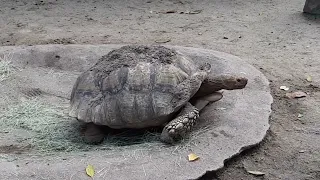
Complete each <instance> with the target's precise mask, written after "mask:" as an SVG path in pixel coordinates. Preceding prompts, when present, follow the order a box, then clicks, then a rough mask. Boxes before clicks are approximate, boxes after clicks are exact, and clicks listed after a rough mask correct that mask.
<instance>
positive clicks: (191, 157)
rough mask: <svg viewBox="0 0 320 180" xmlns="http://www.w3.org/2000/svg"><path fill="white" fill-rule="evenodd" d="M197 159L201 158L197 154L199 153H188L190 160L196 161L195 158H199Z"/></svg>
mask: <svg viewBox="0 0 320 180" xmlns="http://www.w3.org/2000/svg"><path fill="white" fill-rule="evenodd" d="M197 159H199V156H197V155H196V154H194V153H191V154H189V155H188V160H189V161H195V160H197Z"/></svg>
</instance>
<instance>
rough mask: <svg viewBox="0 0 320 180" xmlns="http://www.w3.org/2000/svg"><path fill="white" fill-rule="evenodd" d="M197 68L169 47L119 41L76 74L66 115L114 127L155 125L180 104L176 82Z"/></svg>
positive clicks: (173, 112) (170, 115)
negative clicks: (121, 44)
mask: <svg viewBox="0 0 320 180" xmlns="http://www.w3.org/2000/svg"><path fill="white" fill-rule="evenodd" d="M198 69H199V67H197V66H196V65H195V64H194V63H193V62H192V61H191V59H189V58H187V57H186V56H183V55H182V54H181V53H179V52H177V51H175V50H173V49H169V48H166V47H163V46H135V45H131V46H123V47H121V48H119V49H116V50H113V51H111V52H109V53H108V54H107V55H105V56H102V58H100V59H99V60H98V62H97V63H96V64H95V65H94V66H93V67H91V68H90V69H89V70H87V71H85V72H84V73H82V74H81V75H80V76H79V77H78V79H77V81H76V83H75V85H74V87H73V90H72V94H71V109H70V113H69V115H70V116H72V117H76V118H77V119H78V120H79V121H82V122H86V123H89V122H93V123H94V124H97V125H106V126H109V127H111V128H116V129H119V128H144V127H150V126H159V125H161V124H164V123H165V122H168V121H170V120H171V118H172V116H173V115H174V114H175V113H176V112H177V111H179V109H180V108H181V107H178V106H177V105H176V102H177V101H178V99H177V98H178V96H177V95H176V94H177V93H179V92H177V91H176V87H177V85H178V84H179V83H181V82H183V81H184V80H185V79H187V78H188V77H189V76H190V75H192V74H193V73H195V72H197V70H198ZM195 91H197V90H195Z"/></svg>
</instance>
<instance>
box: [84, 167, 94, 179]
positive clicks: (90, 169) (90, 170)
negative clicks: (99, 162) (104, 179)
mask: <svg viewBox="0 0 320 180" xmlns="http://www.w3.org/2000/svg"><path fill="white" fill-rule="evenodd" d="M86 172H87V175H88V176H90V177H93V176H94V168H93V166H92V165H90V164H89V165H88V166H87V168H86Z"/></svg>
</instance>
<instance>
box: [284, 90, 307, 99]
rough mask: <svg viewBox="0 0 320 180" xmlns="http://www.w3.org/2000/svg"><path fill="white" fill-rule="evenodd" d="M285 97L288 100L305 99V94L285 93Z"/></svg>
mask: <svg viewBox="0 0 320 180" xmlns="http://www.w3.org/2000/svg"><path fill="white" fill-rule="evenodd" d="M286 96H287V97H288V98H289V99H294V98H303V97H306V96H307V94H306V93H305V92H302V91H297V92H293V93H286Z"/></svg>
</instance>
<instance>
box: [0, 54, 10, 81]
mask: <svg viewBox="0 0 320 180" xmlns="http://www.w3.org/2000/svg"><path fill="white" fill-rule="evenodd" d="M12 73H13V66H12V64H11V61H6V60H3V59H0V82H1V81H4V80H6V79H7V78H8V77H9V76H10V75H11V74H12Z"/></svg>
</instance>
